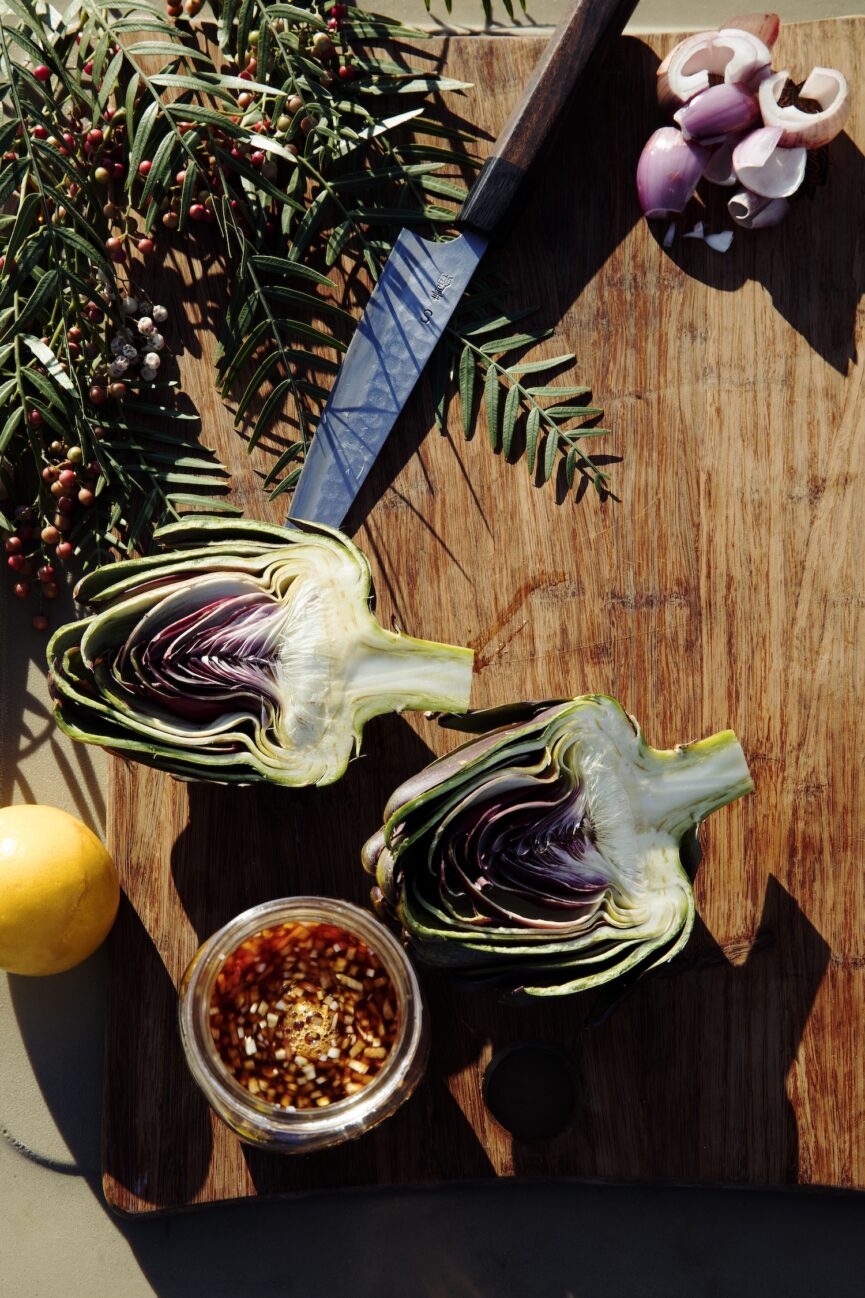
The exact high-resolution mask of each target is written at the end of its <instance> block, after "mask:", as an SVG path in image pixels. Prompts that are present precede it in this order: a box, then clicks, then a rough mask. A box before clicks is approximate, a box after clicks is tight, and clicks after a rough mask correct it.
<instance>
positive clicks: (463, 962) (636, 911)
mask: <svg viewBox="0 0 865 1298" xmlns="http://www.w3.org/2000/svg"><path fill="white" fill-rule="evenodd" d="M506 718H510V719H509V723H508V724H506V725H502V724H501V722H502V720H503V719H506ZM457 724H459V725H460V728H468V727H469V726H470V727H471V728H472V729H477V730H481V731H487V732H488V733H484V734H483V737H482V738H479V739H474V740H472V741H471V742H469V743H467V744H464V745H462V747H460V748H457V749H456V750H455V751H454V752H452V753H450V754H449V755H448V756H447V757H443V758H441V759H440V760H439V761H436V762H433V763H432V764H431V765H430V766H428V767H427V768H426V769H425V770H423V771H421V772H420V774H419V775H417V776H416V777H415V778H414V779H411V780H408V781H407V782H406V783H405V784H403V785H402V786H401V788H399V789H397V790H396V792H395V793H394V794H393V796H392V798H391V799H390V802H389V803H388V805H387V808H386V810H385V824H384V826H383V827H382V829H380V830H379V831H378V833H376V834H375V835H374V836H373V837H372V838H371V839H370V840H369V841H368V842H367V844H366V845H365V847H364V849H363V854H362V858H363V863H364V866H365V868H366V869H367V870H368V871H369V872H370V873H371V874H374V875H375V876H376V881H377V888H376V889H374V891H373V895H374V899H375V900H376V901H377V902H378V903H379V905H382V904H383V906H384V908H385V909H386V910H389V911H390V912H391V913H392V914H393V915H395V916H396V917H397V918H398V919H399V921H400V922H401V923H402V925H403V928H404V930H405V932H406V934H407V935H408V937H409V939H410V940H411V944H412V947H413V950H414V952H415V953H416V955H417V956H418V957H419V958H420V959H421V960H423V961H426V962H427V963H430V964H434V965H440V966H444V967H446V968H448V969H450V970H453V971H457V972H459V974H460V975H461V976H463V977H466V978H469V979H476V980H483V981H491V982H497V983H505V984H507V985H508V986H510V987H511V988H512V989H514V990H516V991H519V992H520V993H522V994H528V995H531V996H561V995H566V994H568V993H571V992H580V991H585V990H587V989H589V988H592V987H596V986H598V985H600V984H602V983H607V982H610V981H612V980H613V979H619V978H622V977H623V975H629V976H635V975H636V974H637V973H640V972H644V971H646V970H648V969H650V968H652V967H654V966H655V965H657V964H660V963H662V962H663V961H666V960H670V959H671V958H672V957H673V956H674V955H676V954H677V952H679V951H680V950H681V949H682V948H683V947H684V945H685V943H686V942H687V940H688V937H689V935H690V932H691V928H692V925H693V921H694V896H693V891H692V888H691V882H690V879H689V877H688V875H687V873H686V872H685V870H684V868H683V866H682V862H681V859H680V850H679V849H680V843H681V840H682V838H683V836H684V835H685V834H686V833H687V832H688V831H689V830H693V829H694V828H695V827H696V826H697V825H698V824H699V823H700V821H701V820H703V819H704V818H705V817H706V816H707V815H708V814H709V813H710V812H711V811H715V810H716V809H717V808H718V807H723V806H724V805H725V804H726V803H728V802H732V801H733V799H734V798H738V797H740V796H741V795H742V794H743V793H748V792H750V791H751V790H752V789H753V787H754V786H753V783H752V781H751V776H750V774H749V771H748V766H747V763H746V761H745V756H744V753H743V752H742V749H741V747H740V745H739V742H738V740H737V739H736V736H735V735H734V734H733V733H732V732H731V731H724V732H722V733H721V734H717V735H713V736H712V737H711V738H709V739H704V740H702V741H700V742H699V743H693V744H687V745H684V746H682V747H678V748H674V749H670V750H660V749H657V748H651V747H650V746H649V745H648V744H647V743H646V742H645V740H644V739H643V736H642V734H641V732H640V729H639V726H638V725H637V724H636V722H634V721H632V719H631V718H629V717H628V715H627V714H626V713H625V712H624V711H623V709H622V708H621V707H620V705H619V704H618V703H617V702H616V701H615V700H614V699H611V698H607V697H606V696H603V695H582V696H580V697H578V698H575V699H572V700H569V701H565V702H557V703H544V704H524V705H517V706H515V708H513V709H510V710H508V709H495V710H493V711H491V712H489V713H483V712H481V713H475V714H470V716H469V717H468V718H466V725H465V726H463V725H462V723H457Z"/></svg>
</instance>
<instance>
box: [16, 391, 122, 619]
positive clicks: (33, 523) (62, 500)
mask: <svg viewBox="0 0 865 1298" xmlns="http://www.w3.org/2000/svg"><path fill="white" fill-rule="evenodd" d="M28 422H29V424H30V427H31V428H32V429H34V430H36V429H40V428H41V427H42V416H41V414H40V412H39V411H38V410H36V409H35V408H33V409H31V410H29V411H28ZM94 434H95V435H96V437H97V438H98V437H101V436H102V429H99V428H97V429H95V430H94ZM45 461H46V463H45V467H44V469H43V470H42V480H43V484H44V487H47V490H48V492H49V493H50V496H51V497H52V498H53V503H54V509H55V511H56V512H55V515H54V519H53V521H52V522H50V523H47V524H46V525H45V526H44V527H42V528H41V529H40V528H39V515H38V511H37V510H36V509H35V508H34V507H33V506H32V505H19V506H18V507H17V508H16V509H15V510H14V512H13V519H14V523H15V529H14V531H12V532H10V533H9V535H7V537H6V539H5V541H4V546H5V549H6V555H7V559H6V565H7V567H8V569H9V572H10V574H11V577H12V582H13V586H12V590H13V594H14V595H15V596H16V598H17V599H27V598H28V597H29V596H30V595H31V594H34V593H36V594H38V596H39V597H40V601H41V600H45V599H56V598H57V596H58V595H59V594H60V570H59V569H58V567H57V566H55V565H56V564H57V563H58V562H59V563H61V564H62V563H65V562H66V561H67V560H69V559H71V558H72V555H73V553H74V547H73V545H72V542H71V541H70V540H69V533H70V532H71V531H72V526H73V522H74V516H75V513H76V511H77V509H78V508H79V507H81V508H85V509H87V508H89V507H90V506H92V505H93V503H94V501H95V499H96V488H97V486H98V481H99V465H98V464H97V463H96V462H95V461H94V462H93V463H91V464H87V465H85V464H84V452H83V451H82V449H81V447H80V446H67V445H64V444H63V443H62V442H60V441H53V442H51V443H50V445H49V446H47V447H46V448H45ZM34 577H35V579H36V585H35V588H34V583H33V578H34ZM33 625H34V627H35V628H36V630H37V631H45V630H47V629H48V618H47V617H46V616H45V614H44V613H42V612H41V611H40V612H39V613H37V614H36V615H35V616H34V618H33Z"/></svg>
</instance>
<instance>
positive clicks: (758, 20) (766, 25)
mask: <svg viewBox="0 0 865 1298" xmlns="http://www.w3.org/2000/svg"><path fill="white" fill-rule="evenodd" d="M724 27H725V28H727V27H735V28H736V30H737V31H742V32H751V34H752V35H753V36H756V37H757V38H758V40H761V41H762V42H763V44H764V45H765V46H767V47H768V49H771V48H772V46H773V45H774V44H775V42H776V40H777V39H778V32H779V31H780V30H781V19H780V17H779V16H778V14H738V15H737V16H736V17H735V18H728V19H727V21H726V22H725V23H724Z"/></svg>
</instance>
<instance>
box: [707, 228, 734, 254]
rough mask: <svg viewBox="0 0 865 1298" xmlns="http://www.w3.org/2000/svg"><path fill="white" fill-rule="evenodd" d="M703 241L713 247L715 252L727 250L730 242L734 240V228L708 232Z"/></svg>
mask: <svg viewBox="0 0 865 1298" xmlns="http://www.w3.org/2000/svg"><path fill="white" fill-rule="evenodd" d="M703 242H704V243H705V244H707V245H708V247H710V248H711V249H712V251H713V252H727V251H728V250H729V247H730V244H731V243H732V242H733V231H732V230H718V232H717V233H716V234H707V235H706V236H705V237H704V239H703Z"/></svg>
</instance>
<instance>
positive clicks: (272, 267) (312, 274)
mask: <svg viewBox="0 0 865 1298" xmlns="http://www.w3.org/2000/svg"><path fill="white" fill-rule="evenodd" d="M250 262H251V264H252V265H253V266H254V267H255V269H256V270H264V271H267V272H269V273H270V274H273V275H293V276H295V277H296V278H299V279H308V280H311V281H312V283H313V284H321V285H322V287H323V288H329V289H332V288H333V287H334V283H333V280H332V279H328V277H327V275H322V274H321V272H320V271H317V270H314V269H313V268H312V266H305V265H304V264H303V262H300V261H289V260H288V258H287V257H270V256H260V255H258V254H256V256H254V257H250Z"/></svg>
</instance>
